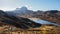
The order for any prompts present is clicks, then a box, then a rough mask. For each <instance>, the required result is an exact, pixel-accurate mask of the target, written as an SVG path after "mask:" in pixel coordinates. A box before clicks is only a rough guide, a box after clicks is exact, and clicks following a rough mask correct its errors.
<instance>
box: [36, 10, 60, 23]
mask: <svg viewBox="0 0 60 34" xmlns="http://www.w3.org/2000/svg"><path fill="white" fill-rule="evenodd" d="M37 18H41V19H44V20H48V21H51V22H54V23H59V24H60V11H58V10H50V11H46V12H44V13H43V14H41V15H37Z"/></svg>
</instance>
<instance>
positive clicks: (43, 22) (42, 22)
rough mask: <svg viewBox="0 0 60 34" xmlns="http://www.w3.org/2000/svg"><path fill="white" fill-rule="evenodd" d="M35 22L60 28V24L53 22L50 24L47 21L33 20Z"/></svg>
mask: <svg viewBox="0 0 60 34" xmlns="http://www.w3.org/2000/svg"><path fill="white" fill-rule="evenodd" d="M33 21H34V22H36V23H40V24H52V25H55V26H60V24H57V23H53V22H49V21H46V20H41V19H40V20H39V19H38V20H33Z"/></svg>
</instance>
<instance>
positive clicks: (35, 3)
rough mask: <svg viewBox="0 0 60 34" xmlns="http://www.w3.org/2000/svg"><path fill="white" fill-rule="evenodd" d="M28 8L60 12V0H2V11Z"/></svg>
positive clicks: (0, 7)
mask: <svg viewBox="0 0 60 34" xmlns="http://www.w3.org/2000/svg"><path fill="white" fill-rule="evenodd" d="M22 6H26V7H27V8H29V9H31V10H60V0H0V10H5V11H7V10H14V9H16V8H20V7H22Z"/></svg>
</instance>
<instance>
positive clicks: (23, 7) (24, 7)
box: [16, 6, 28, 10]
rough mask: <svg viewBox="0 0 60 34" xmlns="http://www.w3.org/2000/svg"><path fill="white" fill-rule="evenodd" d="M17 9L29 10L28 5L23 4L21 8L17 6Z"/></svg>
mask: <svg viewBox="0 0 60 34" xmlns="http://www.w3.org/2000/svg"><path fill="white" fill-rule="evenodd" d="M16 9H17V10H28V9H27V7H26V6H22V7H21V8H16Z"/></svg>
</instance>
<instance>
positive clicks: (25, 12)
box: [6, 7, 60, 23]
mask: <svg viewBox="0 0 60 34" xmlns="http://www.w3.org/2000/svg"><path fill="white" fill-rule="evenodd" d="M6 13H8V14H10V15H14V16H18V17H25V18H31V17H33V18H34V17H35V18H40V19H44V20H48V21H52V22H58V23H60V11H58V10H48V11H40V10H37V11H33V10H29V9H27V7H21V8H17V9H16V10H14V11H7V12H6ZM53 19H54V20H53Z"/></svg>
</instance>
